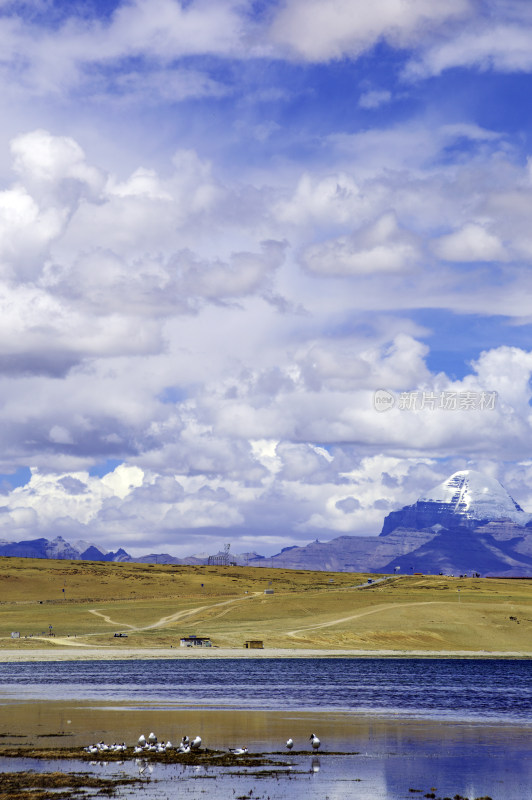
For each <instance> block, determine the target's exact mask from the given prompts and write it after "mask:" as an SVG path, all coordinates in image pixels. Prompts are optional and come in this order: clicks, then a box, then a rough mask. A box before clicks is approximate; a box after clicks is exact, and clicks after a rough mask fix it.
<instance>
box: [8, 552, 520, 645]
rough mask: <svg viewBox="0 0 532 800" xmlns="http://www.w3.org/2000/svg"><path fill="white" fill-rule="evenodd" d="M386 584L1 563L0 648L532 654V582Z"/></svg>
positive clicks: (361, 579) (262, 572) (417, 580)
mask: <svg viewBox="0 0 532 800" xmlns="http://www.w3.org/2000/svg"><path fill="white" fill-rule="evenodd" d="M378 577H379V576H376V575H371V576H369V575H361V574H354V573H330V572H312V571H303V570H283V569H268V568H253V567H207V566H173V565H172V566H170V565H158V564H108V563H100V562H79V561H52V560H39V559H19V558H0V649H11V650H13V649H16V650H30V649H32V648H41V649H42V648H48V649H50V648H57V647H58V646H62V647H64V646H69V647H94V646H105V647H106V648H113V649H116V650H117V652H119V651H120V649H121V648H126V647H127V648H139V649H143V648H169V647H177V646H178V645H179V639H180V637H181V636H182V635H190V634H196V635H200V636H209V637H211V640H212V643H213V645H214V646H217V647H219V648H242V647H243V645H244V642H245V641H246V640H248V639H261V640H263V641H264V646H265V648H267V649H268V648H271V649H272V650H274V649H276V648H281V649H283V648H290V649H296V650H297V649H301V650H303V649H307V650H318V651H320V650H323V651H332V650H338V651H356V650H361V651H371V652H373V651H375V653H377V652H378V651H382V650H393V651H397V652H403V651H404V652H407V651H413V650H415V651H421V652H424V651H427V652H435V651H436V652H441V653H442V654H445V653H452V652H454V651H461V652H472V653H473V652H478V651H497V652H500V653H505V652H508V653H510V652H511V653H515V652H519V653H523V654H527V655H532V579H530V580H510V579H485V578H484V579H483V578H457V577H443V576H416V575H414V576H402V577H393V576H390V577H388V578H387V579H386V580H385V581H383V582H378V583H374V584H371V585H368V584H367V579H368V578H371V579H372V580H376V579H377V578H378ZM361 587H364V588H361ZM265 589H270V590H273V594H264V591H265ZM63 590H64V591H63ZM50 626H52V627H51V628H50ZM12 631H18V632H19V633H20V638H19V639H12V638H11V632H12ZM50 631H51V632H52V633H53V634H54V635H53V636H50V635H49V634H50ZM118 632H123V633H127V638H126V637H123V638H116V637H115V636H114V634H115V633H118Z"/></svg>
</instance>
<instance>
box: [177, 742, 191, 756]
mask: <svg viewBox="0 0 532 800" xmlns="http://www.w3.org/2000/svg"><path fill="white" fill-rule="evenodd" d="M177 750H178V752H179V753H185V754H186V753H190V745H189V744H183V742H181V744H180V745H179V747H178V748H177Z"/></svg>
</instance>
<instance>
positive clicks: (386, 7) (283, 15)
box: [271, 0, 472, 61]
mask: <svg viewBox="0 0 532 800" xmlns="http://www.w3.org/2000/svg"><path fill="white" fill-rule="evenodd" d="M471 10H472V6H471V3H469V2H468V0H450V2H447V3H445V4H440V3H434V2H432V0H381V2H379V3H378V4H368V3H366V2H364V0H356V2H352V0H287V2H286V3H285V4H283V6H282V7H281V9H280V11H279V12H278V14H277V16H276V17H275V19H274V22H273V25H272V30H271V36H272V39H273V41H274V42H275V44H277V45H279V46H281V47H286V48H287V50H288V52H292V53H293V54H294V55H296V56H298V57H300V58H303V59H306V60H309V61H327V60H330V59H339V58H342V57H343V56H349V57H356V56H358V55H360V54H361V53H363V52H364V51H365V50H368V49H369V48H371V47H373V45H374V44H376V42H378V41H379V40H381V39H386V40H387V41H388V42H390V44H392V45H394V46H399V47H405V46H408V45H412V44H413V45H415V44H417V43H418V42H419V41H420V40H422V37H424V36H426V35H427V32H434V31H435V30H437V29H438V28H439V27H441V26H442V25H443V24H444V23H445V22H446V21H448V20H453V19H455V18H460V17H462V16H467V15H468V14H469V12H470V11H471Z"/></svg>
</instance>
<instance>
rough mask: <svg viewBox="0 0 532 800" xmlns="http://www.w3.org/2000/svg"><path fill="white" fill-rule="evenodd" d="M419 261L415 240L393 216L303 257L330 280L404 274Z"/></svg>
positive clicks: (310, 250) (317, 246)
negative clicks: (357, 276)
mask: <svg viewBox="0 0 532 800" xmlns="http://www.w3.org/2000/svg"><path fill="white" fill-rule="evenodd" d="M419 259H420V248H419V245H418V242H417V241H416V237H415V236H413V235H412V234H410V233H408V232H407V231H404V230H401V229H400V227H399V225H398V223H397V217H396V215H395V214H394V213H392V212H388V213H386V214H383V216H382V217H380V218H379V219H377V220H376V221H375V222H373V223H372V224H371V225H368V226H365V227H364V228H362V229H360V230H358V231H357V232H356V233H354V234H353V235H352V236H349V237H347V236H343V237H340V238H338V239H334V240H332V241H326V242H322V243H320V244H315V245H311V246H310V247H308V248H307V249H306V250H305V252H304V253H303V257H302V261H303V263H304V265H305V266H306V267H307V269H309V270H310V271H311V272H313V273H316V274H321V275H331V276H332V275H339V276H342V275H364V274H372V273H379V272H402V271H403V270H409V269H411V268H412V267H414V266H415V265H416V264H417V263H418V261H419Z"/></svg>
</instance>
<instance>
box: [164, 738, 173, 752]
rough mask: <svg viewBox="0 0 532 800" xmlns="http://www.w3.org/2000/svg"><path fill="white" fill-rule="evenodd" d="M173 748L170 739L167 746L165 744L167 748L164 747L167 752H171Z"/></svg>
mask: <svg viewBox="0 0 532 800" xmlns="http://www.w3.org/2000/svg"><path fill="white" fill-rule="evenodd" d="M172 747H173V744H172V742H171V741H170V739H168V741H167V742H166V744H165V746H164V749H165V750H171V749H172Z"/></svg>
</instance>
